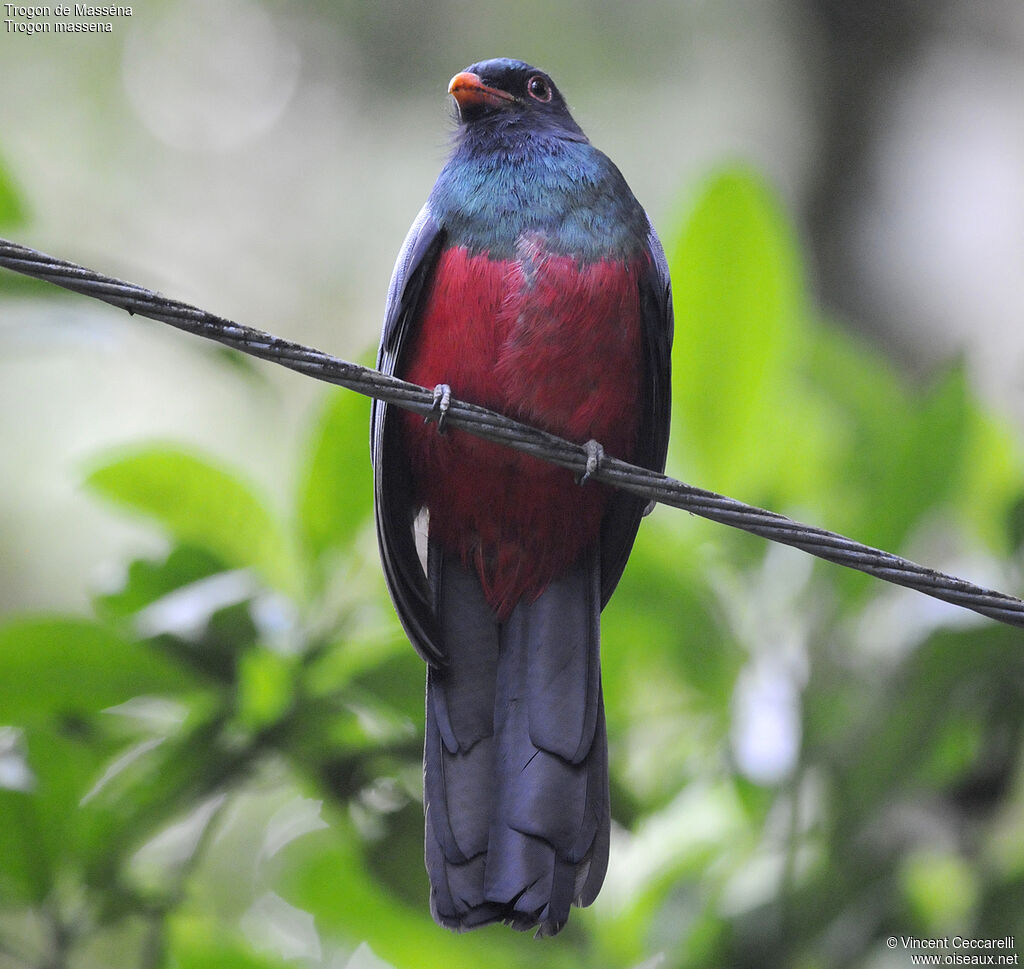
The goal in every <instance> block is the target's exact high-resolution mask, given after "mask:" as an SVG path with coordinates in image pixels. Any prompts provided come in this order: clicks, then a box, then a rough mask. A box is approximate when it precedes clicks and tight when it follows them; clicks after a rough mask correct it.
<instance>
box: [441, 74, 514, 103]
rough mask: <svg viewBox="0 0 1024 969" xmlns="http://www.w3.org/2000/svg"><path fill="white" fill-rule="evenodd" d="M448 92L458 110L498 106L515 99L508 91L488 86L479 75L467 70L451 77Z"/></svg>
mask: <svg viewBox="0 0 1024 969" xmlns="http://www.w3.org/2000/svg"><path fill="white" fill-rule="evenodd" d="M448 93H449V94H450V95H451V96H452V97H453V98H455V100H456V101H457V102H458V104H459V110H462V109H463V108H474V107H489V108H500V107H501V106H502V105H504V104H509V103H510V102H513V101H515V100H516V98H515V96H514V95H512V94H509V93H508V91H501V90H499V89H498V88H496V87H488V86H487V85H486V84H484V82H483V81H482V80H481V79H480V77H479V75H477V74H471V73H470V72H469V71H462V72H461V73H460V74H456V75H455V77H453V78H452V79H451V81H450V82H449V84H448Z"/></svg>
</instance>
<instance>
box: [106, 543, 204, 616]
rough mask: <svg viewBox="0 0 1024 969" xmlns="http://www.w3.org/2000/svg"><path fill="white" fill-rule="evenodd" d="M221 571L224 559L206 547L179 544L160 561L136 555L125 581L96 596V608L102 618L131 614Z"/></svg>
mask: <svg viewBox="0 0 1024 969" xmlns="http://www.w3.org/2000/svg"><path fill="white" fill-rule="evenodd" d="M223 571H224V563H223V562H221V561H220V560H219V559H218V558H216V557H215V556H213V555H211V554H210V553H209V552H207V551H206V550H205V549H198V548H194V547H190V546H185V545H179V546H176V547H175V548H173V549H172V550H171V551H170V553H169V554H168V555H167V557H166V558H165V559H163V560H160V561H154V560H151V559H136V560H135V561H134V562H132V563H131V565H129V566H128V571H127V574H126V576H125V581H124V585H123V586H122V587H121V588H120V589H118V590H117V591H115V592H108V593H106V594H104V595H100V596H97V597H96V598H95V600H94V605H95V607H96V611H97V612H98V613H99V614H100V615H101V616H103V617H105V618H110V619H122V618H124V617H126V616H133V615H135V613H137V612H139V611H140V610H142V609H145V608H146V606H148V605H151V604H152V603H154V602H156V601H157V600H158V599H162V598H163V597H164V596H165V595H167V594H168V593H171V592H174V591H175V590H177V589H181V588H183V587H184V586H187V585H191V584H192V583H193V582H198V581H200V580H201V579H206V578H209V577H210V576H211V575H216V574H217V573H218V572H223Z"/></svg>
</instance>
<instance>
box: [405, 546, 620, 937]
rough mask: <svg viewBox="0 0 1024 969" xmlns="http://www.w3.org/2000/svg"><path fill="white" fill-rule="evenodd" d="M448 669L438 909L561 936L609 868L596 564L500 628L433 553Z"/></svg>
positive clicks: (435, 776)
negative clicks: (574, 910) (575, 910)
mask: <svg viewBox="0 0 1024 969" xmlns="http://www.w3.org/2000/svg"><path fill="white" fill-rule="evenodd" d="M430 565H431V568H430V572H431V584H432V587H433V591H434V599H435V608H436V611H437V614H438V616H439V618H440V621H441V626H442V632H443V636H444V642H445V646H446V648H447V652H448V656H449V664H448V666H447V667H446V668H444V669H443V670H438V669H431V670H430V671H429V673H428V676H427V725H426V744H425V749H424V760H423V774H424V802H425V807H426V862H427V872H428V874H429V875H430V885H431V911H432V912H433V914H434V918H435V919H436V920H437V921H438V922H439V923H440V924H441V925H445V926H447V927H448V928H451V929H456V930H463V929H470V928H474V927H476V926H479V925H485V924H487V923H489V922H499V921H500V922H506V923H508V924H510V925H512V926H513V927H514V928H517V929H521V930H527V929H532V928H534V927H535V926H536V927H538V935H554V934H555V933H556V932H558V931H559V930H560V929H561V928H562V927H563V926H564V925H565V923H566V920H567V919H568V917H569V908H570V906H571V905H573V904H575V905H589V904H590V903H591V902H593V900H594V899H595V898H596V897H597V893H598V891H599V890H600V888H601V883H602V882H603V881H604V875H605V870H606V868H607V866H608V835H609V825H610V816H609V808H608V748H607V740H606V738H605V724H604V703H603V700H602V696H601V670H600V611H601V610H600V607H601V602H600V581H599V580H600V576H599V567H598V564H597V556H596V555H593V556H590V557H588V558H586V559H585V560H584V561H582V562H581V563H580V564H578V565H577V566H576V567H575V568H573V569H572V570H571V571H570V572H568V573H567V574H566V575H564V576H562V577H560V578H558V579H556V580H555V581H553V582H552V583H551V584H550V585H549V586H548V588H547V589H546V590H545V591H544V592H543V593H542V594H541V596H540V597H539V598H538V599H537V600H536V601H534V602H532V603H526V602H520V603H519V604H518V605H517V606H516V607H515V609H514V610H513V612H512V614H511V615H510V616H509V618H508V619H507V620H506V621H505V622H503V623H499V622H498V621H497V619H496V617H495V614H494V612H493V610H492V609H491V608H490V606H489V605H488V604H487V602H486V600H485V599H484V595H483V591H482V589H481V586H480V582H479V579H478V578H477V577H476V575H475V574H473V573H472V572H470V571H468V570H467V569H465V568H464V567H463V566H462V565H461V564H460V563H458V562H457V561H456V560H455V557H454V556H451V557H445V556H442V555H440V554H437V553H435V554H432V556H431V562H430Z"/></svg>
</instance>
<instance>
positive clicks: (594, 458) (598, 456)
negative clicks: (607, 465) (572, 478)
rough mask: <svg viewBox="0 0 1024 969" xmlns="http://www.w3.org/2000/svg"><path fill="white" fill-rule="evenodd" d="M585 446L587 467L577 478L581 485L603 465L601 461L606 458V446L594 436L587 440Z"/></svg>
mask: <svg viewBox="0 0 1024 969" xmlns="http://www.w3.org/2000/svg"><path fill="white" fill-rule="evenodd" d="M583 447H584V448H586V451H587V467H586V470H585V471H584V472H583V474H581V475H580V476H579V477H578V478H577V479H576V483H577V484H579V485H585V484H586V483H587V481H588V480H589V479H590V476H591V475H592V474H593V473H594V472H595V471H597V470H598V469H599V468H600V467H601V462H602V461H603V460H604V448H603V447H601V445H600V443H598V442H597V441H595V440H594V439H593V438H591V439H590V440H589V441H587V443H586V444H584V445H583Z"/></svg>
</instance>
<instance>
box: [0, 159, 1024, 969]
mask: <svg viewBox="0 0 1024 969" xmlns="http://www.w3.org/2000/svg"><path fill="white" fill-rule="evenodd" d="M0 189H2V191H0V215H2V214H3V212H4V211H7V212H10V211H16V210H17V204H16V203H14V202H10V201H5V199H6V198H7V196H11V197H12V198H13V195H11V193H12V192H13V189H10V188H7V182H6V181H5V180H3V179H0ZM3 193H7V194H6V195H5V194H3ZM5 206H6V208H4V207H5ZM665 236H666V242H667V249H668V253H669V258H670V261H671V264H672V272H673V279H674V282H675V293H676V309H677V338H676V348H675V359H674V366H675V377H676V379H675V413H674V430H673V445H672V448H673V449H672V454H671V458H670V461H671V466H670V471H674V472H675V473H681V472H685V477H687V478H688V479H689V480H692V481H694V482H696V483H699V484H700V485H702V486H706V487H710V488H715V489H717V490H722V491H725V492H728V493H731V494H734V495H736V496H737V497H740V498H743V499H745V500H749V501H753V502H757V503H759V504H764V505H768V506H770V507H773V508H777V509H778V510H782V511H787V512H792V513H800V515H801V517H804V518H808V517H812V518H813V520H815V521H820V522H821V523H823V524H825V525H827V526H829V527H833V528H837V529H839V530H842V531H846V532H849V533H850V534H852V535H853V536H855V537H857V538H860V539H862V540H865V541H869V542H872V543H875V544H879V545H882V546H884V547H887V548H890V549H892V550H894V551H902V552H905V553H908V554H915V553H916V554H917V555H918V557H920V558H925V559H926V560H929V561H934V564H936V565H939V566H942V565H944V564H948V565H950V567H952V564H951V563H947V562H943V561H942V558H943V557H948V556H949V549H951V548H956V549H959V550H960V556H961V560H962V559H964V558H970V560H971V562H972V563H974V564H975V565H979V567H980V568H981V569H982V570H983V571H985V572H987V573H988V574H990V575H992V576H994V577H996V578H997V579H998V580H999V581H1009V580H1011V579H1012V577H1013V576H1014V575H1015V571H1014V569H1015V566H1016V562H1017V548H1016V543H1017V541H1018V539H1019V536H1020V534H1021V527H1020V524H1019V522H1020V519H1021V513H1020V509H1021V507H1022V504H1021V502H1022V492H1021V489H1020V485H1019V483H1018V481H1019V455H1018V453H1017V451H1016V448H1015V445H1014V443H1013V440H1012V438H1011V436H1010V434H1009V433H1008V431H1007V430H1006V429H1005V428H1003V427H1002V426H1000V424H999V423H998V422H997V421H996V420H995V419H994V418H993V417H992V416H991V415H989V414H987V413H986V412H985V410H984V409H983V408H982V407H981V405H980V404H979V403H978V401H977V400H976V399H975V398H974V396H973V395H972V393H971V391H970V388H969V386H968V384H967V382H966V380H965V377H964V374H963V372H962V369H961V368H960V367H952V368H950V369H949V370H948V372H946V373H944V374H941V375H938V376H937V377H936V378H935V379H934V380H933V381H932V382H931V383H930V384H928V385H927V386H916V385H911V384H909V383H908V382H907V381H906V380H905V379H903V378H902V377H901V376H900V374H898V373H896V372H895V371H894V370H893V368H892V367H891V366H890V365H889V364H887V363H886V361H885V360H884V359H883V358H881V357H880V356H879V355H878V354H877V353H875V352H874V351H873V350H872V349H870V348H869V347H867V346H865V345H862V344H859V343H857V342H856V341H855V340H854V339H853V338H851V337H850V336H849V335H848V334H847V333H845V332H844V331H842V330H840V329H838V328H837V327H835V326H833V325H831V324H830V323H829V322H828V321H824V320H821V319H820V318H819V317H818V316H817V315H816V313H815V310H814V306H813V304H812V303H811V302H810V301H809V298H808V295H807V288H806V283H805V281H804V278H803V274H802V266H801V256H800V251H799V247H798V244H797V242H796V240H795V238H794V233H793V230H792V228H791V227H790V225H789V223H788V221H787V219H786V217H785V214H784V213H783V212H782V211H781V210H780V208H779V204H778V202H777V200H776V199H775V197H774V195H773V194H772V192H771V191H770V190H769V189H768V188H767V187H766V186H765V185H764V184H763V183H762V182H761V181H760V180H759V179H758V178H757V177H756V175H754V174H752V173H751V172H748V171H746V170H742V169H730V170H726V171H723V172H720V173H718V174H716V175H715V176H714V177H712V178H710V179H709V180H708V182H707V183H706V184H705V185H704V186H702V187H701V189H700V191H699V192H697V193H696V197H695V199H694V201H693V204H692V206H691V208H690V209H689V210H688V211H687V212H685V213H683V214H682V215H681V216H680V217H679V219H678V220H677V226H676V228H675V229H674V230H672V231H668V232H666V233H665ZM367 417H368V404H367V402H366V401H365V400H362V399H361V398H357V397H355V396H354V395H349V394H346V393H333V394H331V395H329V396H328V397H327V399H326V405H325V407H324V410H323V413H322V415H321V417H320V418H319V420H318V421H317V423H316V425H315V426H314V427H313V429H312V432H311V435H310V438H309V442H308V446H307V447H306V449H305V453H306V455H307V457H306V459H305V461H304V463H303V466H302V468H301V469H300V471H299V472H298V474H297V478H298V481H297V486H296V489H295V499H294V502H293V506H292V507H291V508H289V509H286V510H285V511H283V512H282V510H281V509H277V508H274V507H272V506H271V505H270V504H269V503H268V502H267V501H266V500H265V499H264V498H263V497H262V496H261V495H260V494H259V493H258V491H257V489H254V488H253V487H252V486H251V485H250V484H248V483H247V482H245V481H243V480H242V479H241V477H240V476H239V475H238V474H237V473H236V472H235V471H234V470H232V469H231V468H226V467H223V466H222V465H220V464H219V463H218V462H216V461H214V460H211V459H210V458H208V457H205V456H202V455H198V454H194V453H191V452H189V451H186V450H182V449H181V448H179V447H176V446H166V445H155V444H147V445H144V446H140V447H138V448H137V449H135V450H133V451H131V452H130V453H127V454H120V455H117V456H112V457H108V458H106V459H104V460H103V461H101V462H97V463H96V464H95V465H94V467H93V468H92V469H91V471H90V472H89V474H88V476H87V478H86V485H87V487H89V488H90V489H92V491H93V492H95V493H96V494H97V495H98V496H99V497H101V498H102V499H104V500H106V501H108V502H110V503H112V504H113V506H114V507H115V508H117V509H120V510H122V511H123V512H125V513H133V514H136V515H138V514H141V515H144V516H146V517H147V518H148V519H149V520H151V521H152V522H153V523H154V525H155V527H157V528H158V529H159V530H160V531H161V532H162V534H163V535H164V536H165V537H166V539H167V551H166V554H164V555H163V556H162V557H159V558H157V559H143V560H138V561H134V562H131V563H129V564H128V565H127V567H126V568H125V570H124V574H123V577H122V579H121V581H120V583H119V584H118V585H117V587H116V588H113V589H108V590H107V591H106V592H104V593H103V594H102V595H98V596H97V597H96V598H95V600H94V608H93V612H92V615H90V616H88V617H74V618H72V617H67V616H36V617H17V618H13V619H9V620H8V621H7V623H6V624H5V625H4V626H3V627H2V628H0V723H2V724H6V726H4V727H0V967H2V969H20V967H25V966H28V967H39V969H42V967H92V966H108V965H117V966H123V967H139V969H158V967H168V969H171V967H173V969H192V967H206V966H224V967H237V969H278V967H283V966H294V965H301V966H325V967H326V966H330V967H343V966H347V967H350V969H373V967H377V969H380V967H386V966H389V965H390V966H393V967H396V969H432V967H446V969H447V967H452V966H488V967H494V969H502V967H517V966H532V965H536V964H538V960H540V964H542V965H544V966H549V967H563V966H564V967H576V966H593V967H595V969H598V967H600V969H614V967H639V966H647V965H659V966H671V967H680V969H682V967H703V966H712V965H713V966H751V967H753V966H758V967H766V966H769V967H770V966H793V967H801V969H810V967H817V966H821V967H835V966H864V967H867V966H872V967H877V966H885V965H894V966H896V965H899V966H902V965H906V964H907V955H906V953H905V952H899V951H897V952H892V951H891V950H888V949H887V948H886V946H885V939H886V938H887V937H888V936H893V935H894V936H906V935H916V936H920V937H931V936H942V935H946V934H953V933H958V934H961V935H964V936H973V937H979V938H989V937H991V938H996V937H1002V936H1006V935H1017V936H1018V937H1024V915H1022V913H1024V778H1022V776H1021V771H1020V767H1021V749H1022V728H1024V704H1022V702H1021V697H1022V690H1024V648H1022V642H1021V635H1020V633H1019V632H1017V631H1015V630H1011V629H1009V628H1007V627H1002V626H998V625H996V624H994V623H990V622H985V621H982V620H980V619H976V618H973V617H969V616H964V615H963V614H961V613H959V612H958V611H957V610H956V609H954V608H952V607H945V606H941V605H935V604H933V603H932V602H931V601H930V600H927V599H924V598H923V597H920V596H917V595H915V594H912V593H908V592H904V591H902V590H894V589H891V588H889V587H886V586H884V585H882V584H881V583H878V582H869V581H867V580H865V579H864V578H863V577H862V576H858V575H856V574H851V573H846V572H844V571H842V570H840V569H838V568H835V567H831V566H824V565H821V564H820V563H818V564H812V562H811V560H810V559H809V558H807V557H806V556H803V555H802V554H800V553H795V552H792V551H791V550H787V549H781V548H778V547H772V546H766V545H765V543H763V542H761V541H759V540H754V539H752V538H750V537H749V536H745V535H742V534H740V533H732V532H730V531H729V530H728V529H724V528H721V527H719V526H712V525H709V524H708V523H705V522H700V521H697V520H696V519H694V518H692V517H690V516H685V515H680V514H678V513H675V512H670V511H666V510H664V509H661V510H659V511H658V513H657V514H655V515H654V516H652V517H651V518H650V519H649V520H648V521H647V523H646V524H645V526H644V528H643V529H642V530H641V535H640V538H639V540H638V542H637V546H636V550H635V552H634V556H633V558H632V560H631V563H630V567H629V569H628V570H627V572H626V574H625V576H624V578H623V581H622V584H621V586H620V589H619V591H618V592H617V594H616V596H615V598H614V599H613V601H612V603H611V604H610V606H609V607H608V609H607V610H606V614H605V619H604V657H605V663H604V665H605V697H606V703H607V708H608V724H609V737H610V744H611V748H612V758H611V763H612V795H613V815H614V818H615V822H616V825H617V830H616V832H615V837H614V843H613V853H612V859H611V865H610V870H609V874H608V879H607V882H606V885H605V888H604V890H603V892H602V894H601V896H600V898H599V899H598V901H597V903H596V904H595V905H594V906H593V907H592V908H590V909H587V910H583V911H579V912H576V913H575V914H574V916H573V918H572V919H571V921H570V924H569V926H568V928H567V929H566V930H565V931H564V932H563V933H562V935H560V936H559V937H558V938H556V939H554V940H546V941H543V942H541V941H534V940H533V939H531V938H528V937H523V936H519V935H517V934H515V933H513V932H511V931H510V930H508V929H505V928H503V927H491V928H489V929H486V930H482V931H479V932H475V933H471V934H468V935H465V936H454V935H451V934H449V933H448V932H445V931H443V930H441V929H439V928H437V927H435V926H434V924H433V922H432V921H431V919H430V915H429V911H428V903H427V886H426V878H425V875H424V873H423V866H422V861H421V858H422V850H423V846H422V808H421V803H420V749H421V743H422V736H421V731H422V684H423V669H422V664H421V663H420V661H419V660H418V659H417V657H416V655H415V654H414V652H413V651H412V649H411V648H410V647H409V646H408V644H407V643H406V642H405V640H404V637H403V635H402V633H401V630H400V628H399V627H398V624H397V622H396V620H395V617H394V615H393V612H392V610H391V608H390V604H389V603H388V601H387V596H386V592H385V590H384V587H383V582H382V579H381V576H380V570H379V567H378V565H377V562H376V549H375V546H374V541H373V527H372V512H371V488H370V481H369V472H368V456H367V453H366V452H367V447H366V424H367ZM936 556H938V557H939V559H938V561H935V559H936ZM955 560H956V557H954V561H955ZM1000 577H1001V579H1000ZM994 581H996V580H994ZM996 584H999V583H998V581H996ZM886 960H889V961H886Z"/></svg>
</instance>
